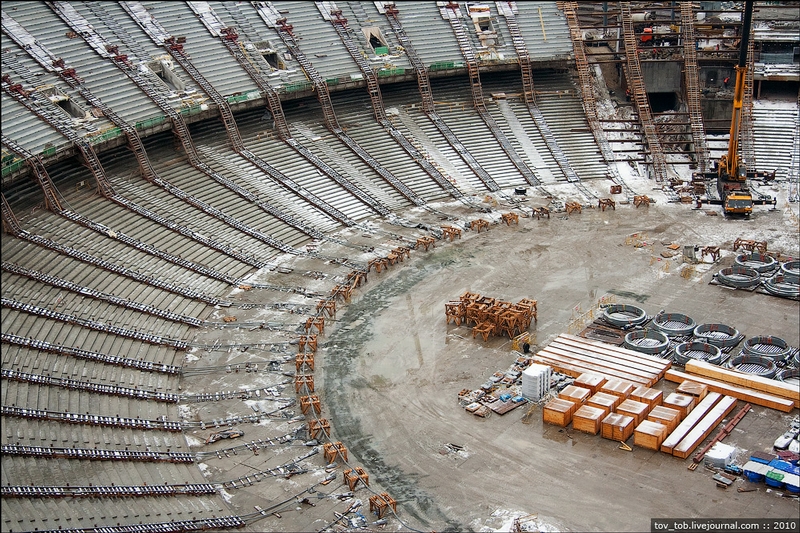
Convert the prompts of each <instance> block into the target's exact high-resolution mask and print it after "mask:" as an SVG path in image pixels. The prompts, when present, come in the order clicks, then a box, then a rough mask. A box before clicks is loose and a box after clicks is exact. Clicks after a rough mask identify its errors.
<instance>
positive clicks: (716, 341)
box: [694, 324, 742, 348]
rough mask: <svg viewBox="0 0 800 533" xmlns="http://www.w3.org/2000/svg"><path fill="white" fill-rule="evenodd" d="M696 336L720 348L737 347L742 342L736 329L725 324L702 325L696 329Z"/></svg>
mask: <svg viewBox="0 0 800 533" xmlns="http://www.w3.org/2000/svg"><path fill="white" fill-rule="evenodd" d="M694 336H695V337H697V339H698V340H702V341H705V342H707V343H709V344H713V345H714V346H719V347H720V348H728V347H732V346H736V345H737V344H739V341H741V340H742V336H741V334H740V333H739V331H738V330H737V329H736V328H733V327H731V326H726V325H725V324H700V325H699V326H697V327H696V328H694Z"/></svg>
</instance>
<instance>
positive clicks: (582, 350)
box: [534, 334, 671, 387]
mask: <svg viewBox="0 0 800 533" xmlns="http://www.w3.org/2000/svg"><path fill="white" fill-rule="evenodd" d="M534 361H535V362H537V363H540V364H543V365H549V366H551V367H553V369H554V370H556V371H558V372H562V373H564V374H567V375H568V376H572V377H579V376H580V375H581V374H584V373H589V374H598V375H602V376H605V377H606V378H608V379H612V378H615V379H618V380H624V381H627V382H629V383H633V384H634V386H645V387H652V386H653V385H654V384H655V383H656V382H657V381H658V380H659V379H661V378H662V377H663V376H664V375H665V373H666V371H667V370H668V369H669V368H670V366H671V363H670V362H669V361H667V360H664V359H659V358H658V357H655V356H652V355H648V354H644V353H640V352H636V351H633V350H628V349H626V348H620V347H617V346H611V345H608V344H604V343H601V342H594V341H590V340H588V339H584V338H582V337H577V336H574V335H566V334H562V335H559V336H558V337H556V339H555V340H554V341H553V342H551V343H550V344H549V345H547V346H546V347H545V348H543V349H541V350H539V352H538V353H537V354H536V356H535V357H534Z"/></svg>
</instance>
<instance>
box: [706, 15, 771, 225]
mask: <svg viewBox="0 0 800 533" xmlns="http://www.w3.org/2000/svg"><path fill="white" fill-rule="evenodd" d="M752 20H753V1H752V0H747V1H746V2H745V4H744V18H743V21H742V33H741V35H742V39H741V44H740V47H739V62H738V64H737V65H736V84H735V85H734V89H733V116H732V118H731V131H730V139H729V140H728V152H727V153H726V154H723V155H722V157H720V159H719V163H718V164H717V168H716V170H715V171H713V172H711V173H709V174H707V175H706V177H707V178H709V179H713V178H716V180H717V193H718V194H719V198H720V200H719V202H720V203H721V204H722V206H723V211H724V213H725V214H726V215H744V216H749V215H750V214H751V213H752V212H753V204H766V203H774V202H772V199H771V198H769V197H765V196H760V195H759V198H758V199H756V200H754V199H753V195H752V194H751V192H750V188H749V186H748V178H752V177H754V176H756V172H755V171H749V172H748V170H747V167H746V166H745V163H744V161H743V160H742V156H741V154H740V153H739V130H740V129H741V126H742V102H743V101H744V82H745V75H746V74H747V49H748V44H749V41H750V27H751V25H752Z"/></svg>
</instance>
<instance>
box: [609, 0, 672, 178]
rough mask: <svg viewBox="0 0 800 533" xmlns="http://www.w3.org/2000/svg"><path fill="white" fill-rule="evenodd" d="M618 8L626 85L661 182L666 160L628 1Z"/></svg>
mask: <svg viewBox="0 0 800 533" xmlns="http://www.w3.org/2000/svg"><path fill="white" fill-rule="evenodd" d="M619 8H620V15H621V17H622V35H623V41H624V43H625V62H626V68H625V74H626V77H627V79H628V86H629V87H630V89H631V97H632V98H633V101H634V103H635V104H636V112H637V114H638V115H639V122H640V123H641V125H642V131H643V133H644V138H645V141H646V142H647V147H648V148H649V150H650V157H651V159H652V165H653V175H654V177H655V180H656V182H657V183H663V182H664V180H665V179H666V178H667V160H666V156H665V155H664V152H663V150H662V149H661V142H660V141H659V139H658V132H657V131H656V126H655V123H654V122H653V116H652V113H651V111H650V102H649V101H648V99H647V91H646V89H645V86H644V78H643V76H642V66H641V63H640V61H639V49H638V47H637V43H636V33H635V32H634V30H633V17H632V16H631V5H630V2H620V3H619Z"/></svg>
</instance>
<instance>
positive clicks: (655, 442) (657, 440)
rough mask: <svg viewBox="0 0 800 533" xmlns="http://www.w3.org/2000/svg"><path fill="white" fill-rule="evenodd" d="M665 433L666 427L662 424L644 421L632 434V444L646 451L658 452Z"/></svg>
mask: <svg viewBox="0 0 800 533" xmlns="http://www.w3.org/2000/svg"><path fill="white" fill-rule="evenodd" d="M667 433H668V431H667V426H665V425H664V424H660V423H658V422H652V421H650V420H644V421H642V423H641V424H639V425H638V426H636V429H635V430H634V432H633V444H634V445H635V446H641V447H642V448H647V449H648V450H658V449H659V448H661V443H662V442H664V439H665V438H666V436H667Z"/></svg>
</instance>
